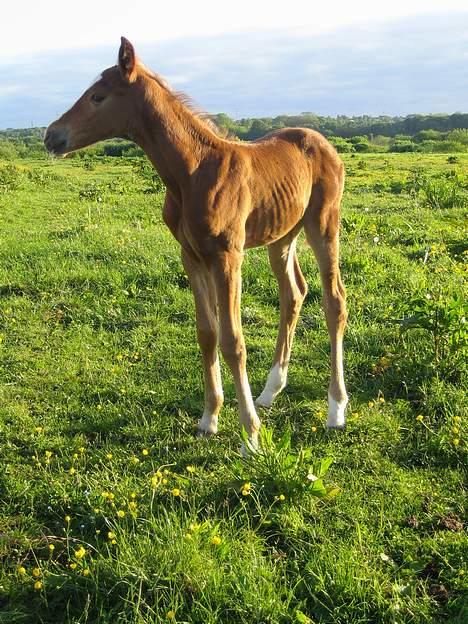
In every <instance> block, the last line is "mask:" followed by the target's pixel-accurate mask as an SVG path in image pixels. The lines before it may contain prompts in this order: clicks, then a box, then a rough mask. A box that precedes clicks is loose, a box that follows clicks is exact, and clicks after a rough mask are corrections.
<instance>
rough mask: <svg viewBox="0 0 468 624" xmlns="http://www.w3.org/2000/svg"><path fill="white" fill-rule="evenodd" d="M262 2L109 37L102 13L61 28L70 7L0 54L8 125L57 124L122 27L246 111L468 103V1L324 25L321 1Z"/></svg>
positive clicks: (180, 84) (204, 98) (152, 56)
mask: <svg viewBox="0 0 468 624" xmlns="http://www.w3.org/2000/svg"><path fill="white" fill-rule="evenodd" d="M51 1H53V2H54V1H55V0H51ZM87 1H88V0H83V2H85V3H86V2H87ZM21 3H22V0H20V1H19V5H21ZM45 4H46V5H47V0H45ZM135 4H136V5H138V4H141V3H138V1H137V2H135ZM143 4H144V3H143ZM154 4H156V3H152V5H153V6H154ZM260 4H262V3H251V6H255V7H256V9H255V10H251V11H249V10H248V3H245V2H244V1H243V0H239V3H238V4H236V5H232V6H231V7H230V8H229V9H226V11H231V12H232V14H233V15H234V16H235V18H233V19H232V20H231V21H226V20H225V21H223V20H224V18H223V19H218V20H216V19H214V17H216V16H214V17H213V16H212V19H211V21H210V20H208V22H206V23H205V22H203V24H202V22H201V21H199V22H197V20H200V19H201V17H202V15H200V12H196V13H193V12H190V11H188V14H187V15H186V17H187V18H191V19H192V23H190V19H189V20H188V21H187V20H186V21H183V22H182V23H181V24H179V26H178V27H177V28H175V27H174V25H173V17H174V16H173V15H172V21H171V15H169V14H168V15H166V16H165V20H161V22H160V23H158V22H157V20H156V21H154V22H152V24H151V25H150V26H151V28H148V26H147V28H146V30H145V29H143V30H141V29H139V27H138V25H137V23H136V22H135V21H133V22H132V21H131V20H130V21H128V20H124V19H123V20H122V21H121V23H112V24H111V26H109V25H107V28H106V29H105V31H103V32H105V36H101V35H100V36H99V37H98V36H97V35H96V32H94V30H93V29H98V27H99V23H98V22H99V19H98V17H99V16H96V23H95V24H94V25H93V28H88V29H87V30H85V31H83V32H84V33H85V34H83V33H81V34H80V35H79V37H78V36H76V37H74V36H73V35H71V34H68V37H67V33H66V32H64V33H63V32H62V33H61V36H60V37H58V36H57V37H56V36H55V35H54V33H57V32H58V29H60V28H61V27H62V25H63V24H64V23H67V24H68V22H69V20H70V17H72V18H73V16H69V15H64V14H63V12H62V13H61V14H60V15H59V16H58V17H57V16H56V20H55V21H53V20H52V19H51V18H49V20H48V21H47V24H45V23H44V24H37V26H38V28H35V29H34V31H31V34H30V35H29V36H25V39H24V41H21V42H18V41H17V39H18V38H16V39H14V37H13V35H11V39H10V41H8V40H7V41H6V42H5V41H4V44H5V43H6V44H7V45H5V48H4V49H5V50H6V52H5V53H4V54H2V58H1V59H0V128H6V127H27V126H30V125H47V124H48V123H49V122H50V121H51V120H52V119H54V118H55V117H56V116H57V115H59V114H61V113H62V112H64V110H66V109H67V108H69V107H70V105H71V104H72V103H73V101H74V100H75V99H76V98H77V97H78V96H79V95H80V93H81V92H82V91H83V90H84V89H85V88H87V87H88V86H89V84H90V83H91V82H92V81H93V79H94V78H95V77H96V76H97V75H98V74H99V73H100V72H101V70H102V69H104V68H105V67H108V66H110V65H113V64H114V63H115V59H116V55H117V50H118V45H119V37H120V34H124V35H126V36H128V37H129V38H131V39H132V40H133V43H134V44H135V47H136V49H137V53H139V55H140V56H141V58H142V60H143V61H144V62H145V63H146V64H147V65H148V66H149V67H151V68H152V69H154V70H155V71H156V72H158V73H160V74H162V75H163V76H164V77H165V78H166V79H167V80H168V81H169V83H170V84H171V85H172V86H173V87H174V88H175V89H177V90H182V91H185V92H186V93H187V94H189V95H191V96H192V97H193V98H194V100H195V101H196V102H197V104H199V105H200V107H201V108H203V109H205V110H207V111H209V112H211V113H217V112H226V113H228V114H229V115H231V116H233V117H236V118H240V117H250V116H274V115H278V114H282V113H292V114H293V113H299V112H303V111H311V112H314V113H317V114H320V115H338V114H345V115H352V114H356V115H360V114H371V115H381V114H389V115H397V114H398V115H406V114H411V113H430V112H448V113H450V112H455V111H463V112H466V111H467V110H468V101H467V99H468V96H467V92H468V91H467V88H466V85H467V84H468V7H467V10H466V11H460V10H458V9H459V7H458V5H457V4H456V3H455V4H453V3H451V2H450V0H447V2H446V3H444V5H443V7H440V3H438V9H437V11H436V10H435V8H434V7H432V8H433V9H434V10H433V12H429V13H427V11H423V7H424V6H426V7H427V6H428V5H431V1H430V0H426V2H425V3H420V2H419V1H418V2H415V3H413V4H412V3H411V2H410V1H408V2H407V3H403V4H402V3H398V1H396V3H392V4H393V5H395V6H393V8H392V9H391V10H390V9H388V10H387V13H385V7H386V6H387V8H388V6H391V5H385V4H384V3H382V4H381V5H380V6H381V8H382V11H381V12H380V13H378V14H373V13H369V11H367V12H365V9H366V7H367V6H374V7H375V6H376V5H378V4H379V3H373V4H372V5H367V4H366V3H365V2H360V1H359V0H357V4H355V5H354V8H355V11H354V12H352V11H349V12H343V13H342V14H341V15H340V18H339V19H337V17H336V15H335V14H334V13H333V11H331V12H330V11H328V12H327V11H325V10H323V11H322V13H321V14H320V17H321V18H322V19H321V20H319V21H320V23H317V24H316V23H314V16H315V18H317V19H318V16H319V13H317V12H316V11H315V10H314V9H311V8H310V7H313V3H311V1H309V2H306V3H302V2H295V0H291V2H288V3H287V5H283V6H284V7H287V8H288V9H289V10H288V11H286V14H287V17H285V16H284V15H281V14H278V13H277V10H276V9H275V6H276V5H274V4H272V3H266V4H265V6H264V7H263V8H264V10H267V9H268V8H269V11H270V13H274V15H273V16H270V17H269V18H268V19H263V20H259V19H258V15H257V13H256V11H257V12H258V9H259V5H260ZM338 4H339V3H338ZM182 5H183V3H182ZM182 5H181V6H182ZM201 5H203V2H202V3H201ZM350 5H351V6H353V5H352V3H346V6H350ZM410 5H411V11H409V14H408V15H402V14H399V12H398V11H397V10H396V9H397V8H399V11H400V13H402V12H404V10H405V8H404V7H405V6H410ZM61 6H62V7H63V6H65V5H63V4H62V5H61ZM187 6H188V4H187ZM190 6H193V5H190ZM218 6H219V5H218ZM331 6H332V8H333V6H335V7H336V6H337V3H335V5H331ZM343 6H345V5H343ZM434 6H435V5H434ZM17 8H21V7H20V6H19V7H17ZM212 8H213V9H214V6H213V7H212ZM429 8H431V6H429ZM294 9H295V10H294ZM300 9H302V11H303V13H302V14H301V13H300V11H299V10H300ZM180 10H182V9H180ZM219 10H220V9H218V11H219ZM283 10H284V9H283ZM62 11H63V9H62ZM242 11H244V13H242ZM374 11H375V9H374ZM44 14H45V15H46V17H47V11H45V13H44ZM15 15H16V14H15ZM41 15H42V14H41ZM33 17H34V16H33ZM156 17H157V16H156ZM273 18H274V19H273ZM14 19H15V16H13V17H12V24H13V23H14ZM38 19H39V18H38ZM41 19H43V18H41ZM77 20H78V18H77ZM78 21H79V20H78ZM78 21H77V24H76V27H77V30H76V32H79V31H80V28H79V24H78ZM117 21H118V20H117ZM140 21H141V20H140ZM127 22H128V23H127ZM197 24H198V26H197ZM171 28H172V29H171ZM101 30H102V28H101ZM152 33H154V34H152ZM26 34H27V33H26ZM2 36H3V35H2ZM7 39H8V37H7ZM95 41H99V44H98V45H96V43H94V42H95Z"/></svg>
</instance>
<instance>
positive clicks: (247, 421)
mask: <svg viewBox="0 0 468 624" xmlns="http://www.w3.org/2000/svg"><path fill="white" fill-rule="evenodd" d="M241 265H242V254H241V253H238V252H221V253H220V254H219V256H218V257H217V258H216V259H215V260H214V262H213V275H214V278H215V284H216V292H217V296H218V306H219V322H220V329H221V340H220V344H221V351H222V353H223V356H224V359H225V360H226V362H227V364H228V366H229V368H230V369H231V372H232V376H233V378H234V384H235V387H236V395H237V402H238V404H239V420H240V425H241V427H243V428H244V429H245V430H246V432H247V435H248V438H249V442H250V444H251V446H252V447H253V448H256V447H257V446H258V432H259V429H260V420H259V418H258V416H257V412H256V410H255V405H254V402H253V399H252V392H251V390H250V385H249V380H248V378H247V369H246V364H247V354H246V349H245V341H244V335H243V333H242V325H241V312H240V300H241ZM243 450H244V451H245V449H243Z"/></svg>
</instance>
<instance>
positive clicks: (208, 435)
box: [196, 428, 216, 438]
mask: <svg viewBox="0 0 468 624" xmlns="http://www.w3.org/2000/svg"><path fill="white" fill-rule="evenodd" d="M196 435H197V438H212V437H213V436H214V435H216V433H215V432H214V431H205V430H204V429H200V428H198V429H197V434H196Z"/></svg>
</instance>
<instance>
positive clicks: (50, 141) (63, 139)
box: [44, 128, 67, 154]
mask: <svg viewBox="0 0 468 624" xmlns="http://www.w3.org/2000/svg"><path fill="white" fill-rule="evenodd" d="M44 145H45V146H46V148H47V149H48V151H49V152H54V153H56V154H60V153H61V152H64V151H65V149H66V146H67V132H66V130H62V129H60V128H57V129H50V128H49V129H48V130H47V131H46V133H45V137H44Z"/></svg>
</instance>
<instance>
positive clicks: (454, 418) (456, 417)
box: [453, 416, 461, 423]
mask: <svg viewBox="0 0 468 624" xmlns="http://www.w3.org/2000/svg"><path fill="white" fill-rule="evenodd" d="M453 422H455V423H459V422H461V418H460V416H454V417H453Z"/></svg>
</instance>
